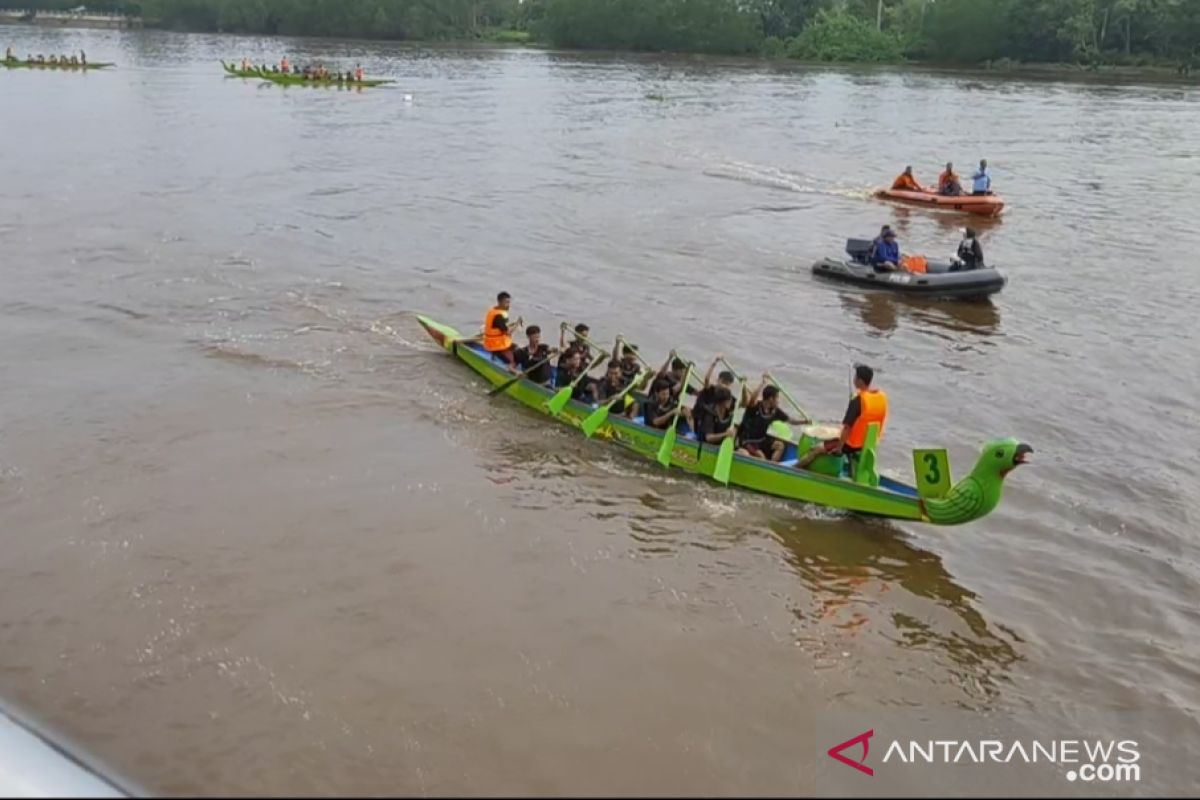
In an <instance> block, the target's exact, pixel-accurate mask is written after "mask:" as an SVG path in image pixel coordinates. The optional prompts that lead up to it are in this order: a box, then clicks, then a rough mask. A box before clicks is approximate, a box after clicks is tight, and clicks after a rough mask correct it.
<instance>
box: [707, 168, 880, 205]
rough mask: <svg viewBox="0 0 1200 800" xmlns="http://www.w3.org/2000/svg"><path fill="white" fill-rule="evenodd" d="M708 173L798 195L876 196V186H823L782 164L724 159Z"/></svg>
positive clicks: (813, 178) (856, 198) (724, 178)
mask: <svg viewBox="0 0 1200 800" xmlns="http://www.w3.org/2000/svg"><path fill="white" fill-rule="evenodd" d="M704 174H705V175H706V176H708V177H710V178H718V179H720V180H727V181H736V182H738V183H745V184H749V185H751V186H760V187H763V188H768V189H778V190H781V191H786V192H794V193H796V194H811V195H825V196H834V197H847V198H851V199H854V200H864V199H868V198H870V197H871V196H872V193H873V191H874V190H873V189H871V188H864V187H861V186H854V187H840V186H825V185H821V184H820V183H819V182H818V180H817V179H816V178H815V177H813V176H811V175H804V174H803V173H799V172H790V171H788V170H785V169H780V168H778V167H772V166H766V165H762V164H751V163H749V162H746V161H735V160H730V161H724V162H722V163H719V164H717V165H715V166H711V167H707V168H706V169H705V170H704Z"/></svg>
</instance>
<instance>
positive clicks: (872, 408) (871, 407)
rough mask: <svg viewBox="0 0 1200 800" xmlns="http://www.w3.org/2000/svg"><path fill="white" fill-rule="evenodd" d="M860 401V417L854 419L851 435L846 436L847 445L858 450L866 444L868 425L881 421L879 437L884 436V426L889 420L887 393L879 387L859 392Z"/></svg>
mask: <svg viewBox="0 0 1200 800" xmlns="http://www.w3.org/2000/svg"><path fill="white" fill-rule="evenodd" d="M858 402H859V404H860V408H859V414H858V419H856V420H854V424H853V425H852V426H851V427H850V435H849V436H848V437H846V445H847V446H848V447H853V448H854V449H856V450H857V449H859V448H861V447H862V446H863V445H864V444H866V441H867V426H869V425H870V424H871V423H872V422H878V423H879V438H881V439H882V438H883V426H884V423H885V421H886V420H887V395H886V394H884V393H883V392H881V391H880V390H878V389H867V390H864V391H861V392H859V393H858Z"/></svg>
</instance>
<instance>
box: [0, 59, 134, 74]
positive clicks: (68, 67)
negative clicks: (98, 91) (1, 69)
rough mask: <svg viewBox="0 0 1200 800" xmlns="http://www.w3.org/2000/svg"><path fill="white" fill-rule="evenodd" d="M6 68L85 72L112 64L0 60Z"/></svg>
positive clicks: (102, 62)
mask: <svg viewBox="0 0 1200 800" xmlns="http://www.w3.org/2000/svg"><path fill="white" fill-rule="evenodd" d="M0 64H3V65H4V66H5V67H7V68H8V69H58V70H65V71H67V72H86V71H87V70H89V69H105V68H107V67H111V66H113V64H112V63H111V62H104V61H101V62H97V63H95V64H50V63H46V64H42V63H41V62H38V61H0Z"/></svg>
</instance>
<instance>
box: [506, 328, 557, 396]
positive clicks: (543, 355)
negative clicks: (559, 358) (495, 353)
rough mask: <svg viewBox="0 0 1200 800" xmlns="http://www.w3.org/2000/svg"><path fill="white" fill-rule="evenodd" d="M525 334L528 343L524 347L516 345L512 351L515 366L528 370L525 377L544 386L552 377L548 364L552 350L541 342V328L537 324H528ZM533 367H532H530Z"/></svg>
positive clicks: (551, 370) (552, 353) (551, 369)
mask: <svg viewBox="0 0 1200 800" xmlns="http://www.w3.org/2000/svg"><path fill="white" fill-rule="evenodd" d="M525 335H526V336H528V337H529V344H528V345H526V346H525V347H518V348H517V349H516V350H515V351H513V358H514V360H515V361H516V363H517V366H518V367H520V368H521V369H522V370H528V371H527V372H526V373H525V377H526V378H528V379H529V380H531V381H533V382H534V383H536V384H539V385H541V386H545V385H546V384H548V383H550V379H551V378H552V377H553V368H552V367H551V366H550V358H551V357H552V356H553V355H554V352H553V351H552V350H551V349H550V346H549V345H547V344H544V343H543V342H542V329H541V328H540V327H539V326H537V325H530V326H529V327H528V328H526V329H525ZM530 367H533V369H530Z"/></svg>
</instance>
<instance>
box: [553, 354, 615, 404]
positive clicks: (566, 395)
mask: <svg viewBox="0 0 1200 800" xmlns="http://www.w3.org/2000/svg"><path fill="white" fill-rule="evenodd" d="M606 358H608V353H601V354H600V355H599V356H597V357H596V360H595V361H593V362H592V363H591V364H589V365H588V366H587V368H586V369H584V370H583V371H582V372H580V373H579V374H578V375H576V376H575V380H573V381H571V383H570V384H568V385H566V386H564V387H563V388H561V389H559V390H558V392H557V393H555V395H554V397H551V398H550V400H549V401H548V402H547V403H546V408H547V409H548V410H549V411H550V413H551V414H553V415H554V416H556V417H557V416H558V415H559V414H561V413H562V410H563V409H564V408H566V407H567V403H569V402H570V401H571V395H572V394H574V393H575V386H576V384H578V383H579V382H580V381H581V380H583V379H584V378H586V377H587V374H588V373H589V372H591V371H592V370H593V369H595V368H596V367H597V366H599V364H600V362H601V361H603V360H604V359H606Z"/></svg>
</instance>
